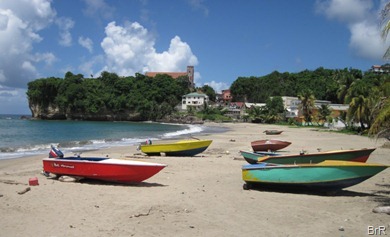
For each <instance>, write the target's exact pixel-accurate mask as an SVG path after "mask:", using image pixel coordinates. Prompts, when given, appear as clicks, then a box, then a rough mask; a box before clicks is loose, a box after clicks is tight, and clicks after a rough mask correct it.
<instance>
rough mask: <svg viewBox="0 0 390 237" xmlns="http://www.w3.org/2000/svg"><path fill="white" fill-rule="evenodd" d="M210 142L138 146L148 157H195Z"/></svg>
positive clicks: (181, 142) (192, 141)
mask: <svg viewBox="0 0 390 237" xmlns="http://www.w3.org/2000/svg"><path fill="white" fill-rule="evenodd" d="M211 142H212V140H181V141H178V142H174V143H160V144H145V145H140V149H141V151H142V152H143V153H145V154H147V155H149V156H159V155H160V154H161V153H165V155H166V156H195V155H197V154H199V153H201V152H203V151H205V150H206V149H207V148H208V147H209V146H210V144H211Z"/></svg>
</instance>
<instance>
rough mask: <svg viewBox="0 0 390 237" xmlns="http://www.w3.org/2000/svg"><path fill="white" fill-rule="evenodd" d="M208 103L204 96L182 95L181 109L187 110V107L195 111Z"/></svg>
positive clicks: (194, 94)
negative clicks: (191, 107)
mask: <svg viewBox="0 0 390 237" xmlns="http://www.w3.org/2000/svg"><path fill="white" fill-rule="evenodd" d="M208 103H209V97H208V96H207V95H205V94H200V93H190V94H187V95H183V97H182V100H181V108H182V109H183V110H187V107H188V106H193V107H194V108H195V109H198V108H203V106H204V104H208Z"/></svg>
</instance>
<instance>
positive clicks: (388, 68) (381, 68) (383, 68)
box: [370, 64, 390, 74]
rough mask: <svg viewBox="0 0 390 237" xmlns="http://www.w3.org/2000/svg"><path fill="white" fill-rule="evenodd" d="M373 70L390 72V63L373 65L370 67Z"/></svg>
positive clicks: (380, 72) (375, 71)
mask: <svg viewBox="0 0 390 237" xmlns="http://www.w3.org/2000/svg"><path fill="white" fill-rule="evenodd" d="M370 71H371V72H374V73H379V74H382V73H390V64H385V65H382V66H381V65H373V66H372V67H371V69H370Z"/></svg>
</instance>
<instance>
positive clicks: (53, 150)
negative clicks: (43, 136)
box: [49, 145, 64, 158]
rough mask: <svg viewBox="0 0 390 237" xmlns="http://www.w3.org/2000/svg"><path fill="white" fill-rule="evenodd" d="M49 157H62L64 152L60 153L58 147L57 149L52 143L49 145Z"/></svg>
mask: <svg viewBox="0 0 390 237" xmlns="http://www.w3.org/2000/svg"><path fill="white" fill-rule="evenodd" d="M49 158H64V153H62V151H60V150H59V149H57V148H55V147H54V146H53V145H51V150H50V152H49Z"/></svg>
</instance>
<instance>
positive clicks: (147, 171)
mask: <svg viewBox="0 0 390 237" xmlns="http://www.w3.org/2000/svg"><path fill="white" fill-rule="evenodd" d="M58 151H59V150H57V151H56V150H53V149H52V151H51V152H50V154H49V158H43V160H42V162H43V172H44V173H45V174H48V173H52V174H55V175H57V176H62V175H67V176H78V177H82V178H87V179H95V180H103V181H109V182H117V183H139V182H142V181H144V180H146V179H148V178H150V177H152V176H154V175H155V174H157V173H158V172H160V171H161V170H162V169H164V168H165V167H166V165H165V164H159V163H151V162H143V161H135V160H124V159H113V158H108V157H80V156H69V157H64V156H63V155H61V154H62V152H61V153H58V154H59V155H57V154H56V153H57V152H58Z"/></svg>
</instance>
